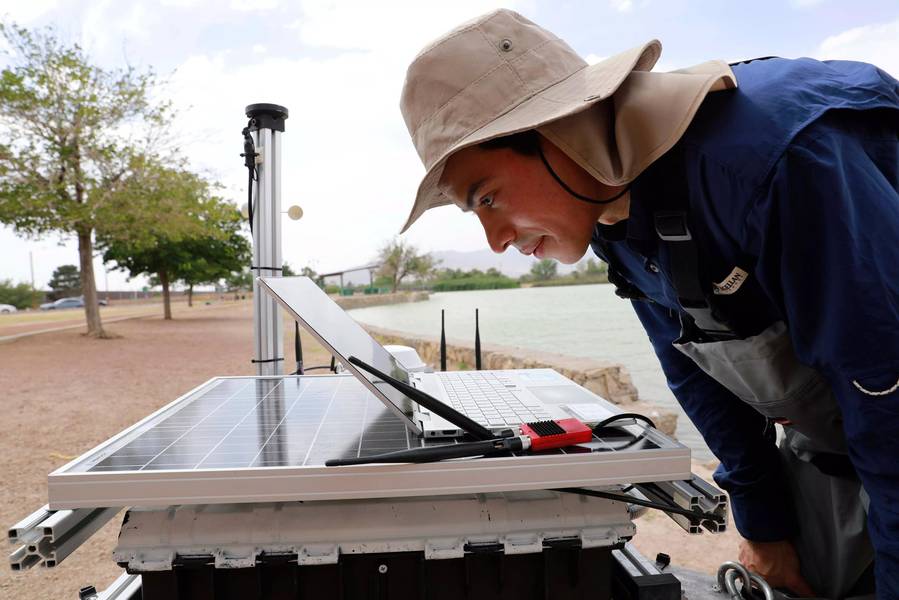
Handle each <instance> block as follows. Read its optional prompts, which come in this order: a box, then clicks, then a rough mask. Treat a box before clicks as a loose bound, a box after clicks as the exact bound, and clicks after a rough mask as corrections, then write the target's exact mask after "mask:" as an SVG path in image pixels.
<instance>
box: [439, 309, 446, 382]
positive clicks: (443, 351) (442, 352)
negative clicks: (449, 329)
mask: <svg viewBox="0 0 899 600" xmlns="http://www.w3.org/2000/svg"><path fill="white" fill-rule="evenodd" d="M443 313H444V310H443V309H442V308H441V309H440V370H441V371H446V328H445V327H444V322H443Z"/></svg>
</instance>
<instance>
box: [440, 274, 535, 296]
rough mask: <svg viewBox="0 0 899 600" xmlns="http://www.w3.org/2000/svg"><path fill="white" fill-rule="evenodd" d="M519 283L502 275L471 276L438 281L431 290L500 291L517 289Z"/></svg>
mask: <svg viewBox="0 0 899 600" xmlns="http://www.w3.org/2000/svg"><path fill="white" fill-rule="evenodd" d="M518 286H519V283H518V282H517V281H515V280H514V279H512V278H510V277H506V276H504V275H500V276H498V277H492V276H489V275H471V276H468V277H454V278H452V279H438V280H437V281H434V282H433V283H431V286H430V287H431V289H432V290H433V291H435V292H459V291H464V290H498V289H504V288H517V287H518Z"/></svg>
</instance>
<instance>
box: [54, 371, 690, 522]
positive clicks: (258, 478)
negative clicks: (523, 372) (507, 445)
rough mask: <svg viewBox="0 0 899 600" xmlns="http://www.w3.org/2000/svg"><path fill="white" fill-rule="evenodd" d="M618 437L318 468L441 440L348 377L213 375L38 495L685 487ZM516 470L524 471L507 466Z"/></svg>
mask: <svg viewBox="0 0 899 600" xmlns="http://www.w3.org/2000/svg"><path fill="white" fill-rule="evenodd" d="M620 435H621V434H620V433H619V437H610V438H607V439H598V438H594V441H593V442H592V443H591V444H589V445H588V447H579V448H576V449H574V450H573V451H570V452H568V453H567V454H566V453H565V452H563V451H558V452H555V453H551V454H541V455H528V456H520V457H502V458H487V459H476V460H474V461H472V460H463V461H452V462H448V463H430V464H425V465H384V464H375V465H361V466H354V467H340V468H327V467H324V462H325V461H326V460H328V459H331V458H350V457H357V456H369V455H373V454H379V453H382V452H390V451H393V450H402V449H407V448H410V447H413V446H421V445H430V444H445V443H452V442H451V441H449V440H436V441H435V440H428V441H425V440H423V439H422V438H420V437H419V436H416V435H415V434H413V433H411V432H410V431H409V430H408V428H407V427H406V426H405V424H404V421H403V420H401V419H400V418H399V417H397V416H396V415H395V414H394V413H393V412H392V411H390V410H389V409H387V408H386V407H385V406H384V405H383V404H382V403H381V402H379V401H378V400H377V399H376V398H375V397H374V396H373V395H372V394H371V393H370V392H369V391H368V390H367V389H366V388H364V387H363V386H362V384H360V383H359V382H358V381H357V380H356V379H355V378H353V377H351V376H347V375H343V376H315V377H296V376H290V377H221V378H215V379H213V380H211V381H209V382H207V383H206V384H204V385H203V386H200V387H199V388H197V389H196V390H194V391H192V392H190V393H188V394H187V395H185V396H183V397H182V398H179V399H178V400H176V401H175V402H173V403H171V404H170V405H168V406H166V407H165V408H163V409H161V410H160V411H158V412H156V413H154V414H152V415H150V416H149V417H147V418H146V419H144V420H143V421H141V422H140V423H138V424H136V425H134V426H132V427H131V428H129V429H127V430H125V431H124V432H122V433H120V434H119V435H117V436H115V437H114V438H111V439H110V440H108V441H107V442H105V443H104V444H101V445H100V446H98V447H97V448H95V449H93V450H91V451H90V452H88V453H86V454H84V455H83V456H81V457H79V458H77V459H76V460H74V461H72V462H71V463H69V464H68V465H66V466H64V467H62V468H60V469H58V470H57V471H55V472H53V473H51V474H50V476H49V497H50V505H51V508H54V509H60V508H77V507H85V506H90V507H98V506H127V505H133V504H141V505H167V504H192V503H201V502H202V503H208V502H263V501H277V500H313V499H339V498H340V499H342V498H366V497H391V496H415V495H434V494H446V493H455V492H471V491H512V490H515V489H540V488H542V487H559V486H560V485H608V484H609V483H622V482H630V483H634V482H643V481H660V480H665V479H669V480H671V479H683V478H686V477H689V475H690V461H689V450H688V449H686V448H685V447H683V446H681V445H680V444H677V443H676V442H673V441H671V440H669V439H668V438H665V437H664V436H662V435H661V434H658V433H657V432H654V431H653V432H650V434H649V435H648V436H645V437H634V436H630V438H628V434H624V436H625V437H624V439H623V438H622V437H620ZM612 457H614V460H604V459H607V458H612ZM523 461H524V462H523ZM603 463H605V468H600V465H602V464H603ZM524 464H528V465H529V466H530V467H531V470H530V472H525V471H527V470H525V471H522V470H521V469H520V468H519V467H520V466H522V465H524ZM625 465H629V467H630V468H629V469H628V468H626V467H625ZM559 469H561V471H559ZM348 475H349V476H351V477H348ZM571 478H575V479H576V480H577V481H578V482H577V483H576V482H574V479H571ZM569 479H571V481H569ZM563 480H564V481H563Z"/></svg>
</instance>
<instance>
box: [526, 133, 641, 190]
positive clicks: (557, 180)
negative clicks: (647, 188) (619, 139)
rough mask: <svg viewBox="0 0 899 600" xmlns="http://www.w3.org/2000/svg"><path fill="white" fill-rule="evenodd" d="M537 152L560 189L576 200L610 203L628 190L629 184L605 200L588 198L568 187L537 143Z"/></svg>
mask: <svg viewBox="0 0 899 600" xmlns="http://www.w3.org/2000/svg"><path fill="white" fill-rule="evenodd" d="M537 152H538V154H540V160H542V161H543V166H545V167H546V170H547V171H549V174H550V175H552V176H553V179H555V180H556V183H558V184H559V185H561V186H562V189H564V190H565V191H566V192H568V193H569V194H571V195H572V196H574V197H575V198H577V199H578V200H582V201H583V202H587V203H588V204H611V203H612V202H615V200H618V199H619V198H621V197H622V196H624V195H625V194H626V193H627V192H628V190H630V189H631V186H629V185H627V186H625V187H624V189H623V190H621V191H620V192H618V193H617V194H615V195H614V196H612V197H611V198H608V199H606V200H597V199H596V198H590V197H589V196H584V195H583V194H578V193H577V192H575V191H574V190H573V189H571V188H570V187H568V184H566V183H565V182H564V181H562V178H561V177H559V176H558V175H557V174H556V172H555V171H553V168H552V167H551V166H549V161H548V160H546V155H545V154H543V148H541V147H540V145H539V144H538V145H537Z"/></svg>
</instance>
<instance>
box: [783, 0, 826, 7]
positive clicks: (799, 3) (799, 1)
mask: <svg viewBox="0 0 899 600" xmlns="http://www.w3.org/2000/svg"><path fill="white" fill-rule="evenodd" d="M824 1H825V0H790V5H791V6H793V7H795V8H811V7H813V6H818V5H819V4H822V3H823V2H824Z"/></svg>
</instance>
